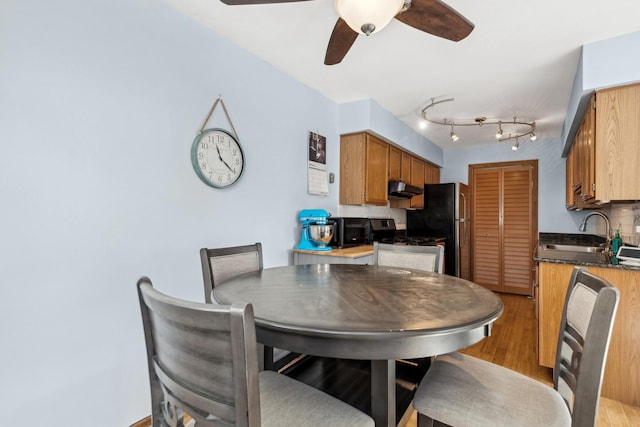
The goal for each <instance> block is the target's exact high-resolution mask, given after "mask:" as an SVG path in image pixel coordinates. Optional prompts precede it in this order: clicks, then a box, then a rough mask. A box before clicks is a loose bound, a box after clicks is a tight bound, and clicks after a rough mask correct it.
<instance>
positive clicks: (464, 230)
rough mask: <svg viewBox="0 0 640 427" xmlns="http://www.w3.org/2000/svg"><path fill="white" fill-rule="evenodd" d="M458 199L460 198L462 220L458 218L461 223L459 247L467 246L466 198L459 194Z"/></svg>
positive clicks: (461, 193)
mask: <svg viewBox="0 0 640 427" xmlns="http://www.w3.org/2000/svg"><path fill="white" fill-rule="evenodd" d="M460 197H461V198H462V218H460V222H461V223H462V243H461V246H466V244H467V198H466V196H465V195H464V193H463V192H460Z"/></svg>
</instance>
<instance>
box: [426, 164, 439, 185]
mask: <svg viewBox="0 0 640 427" xmlns="http://www.w3.org/2000/svg"><path fill="white" fill-rule="evenodd" d="M424 183H425V184H440V168H439V167H437V166H433V165H430V164H429V163H425V164H424Z"/></svg>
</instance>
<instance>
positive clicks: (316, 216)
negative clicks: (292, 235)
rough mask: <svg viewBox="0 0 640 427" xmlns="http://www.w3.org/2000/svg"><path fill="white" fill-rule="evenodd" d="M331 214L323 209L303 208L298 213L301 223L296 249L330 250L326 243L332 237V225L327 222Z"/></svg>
mask: <svg viewBox="0 0 640 427" xmlns="http://www.w3.org/2000/svg"><path fill="white" fill-rule="evenodd" d="M330 216H331V214H330V213H329V212H327V211H325V210H324V209H303V210H301V211H300V213H299V214H298V221H300V222H301V223H302V237H300V243H298V246H296V249H301V250H305V251H330V250H331V246H327V244H328V243H329V242H330V241H331V238H332V237H333V225H332V224H329V217H330Z"/></svg>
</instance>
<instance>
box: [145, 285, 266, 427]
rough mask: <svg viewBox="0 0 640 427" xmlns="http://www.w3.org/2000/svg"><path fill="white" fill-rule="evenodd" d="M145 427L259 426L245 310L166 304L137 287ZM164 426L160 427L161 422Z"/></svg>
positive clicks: (149, 289)
mask: <svg viewBox="0 0 640 427" xmlns="http://www.w3.org/2000/svg"><path fill="white" fill-rule="evenodd" d="M137 288H138V297H139V300H140V308H141V311H142V323H143V325H144V335H145V341H146V345H147V362H148V366H149V380H150V385H151V404H152V422H153V427H160V426H167V425H170V426H179V427H182V426H183V421H182V415H183V412H186V413H188V414H189V415H190V416H191V417H192V418H193V419H195V420H196V423H197V424H196V425H198V426H203V427H204V426H216V427H217V426H221V425H225V426H226V425H232V426H235V425H237V426H259V425H260V395H259V388H258V361H257V356H256V336H255V323H254V318H253V308H252V306H251V305H250V304H246V303H236V304H233V305H231V306H219V305H212V304H205V303H196V302H189V301H183V300H179V299H176V298H172V297H170V296H167V295H165V294H163V293H160V292H158V291H157V290H155V289H154V288H153V286H152V284H151V281H150V280H149V279H148V278H146V277H143V278H141V279H140V280H138V284H137ZM161 420H164V421H161Z"/></svg>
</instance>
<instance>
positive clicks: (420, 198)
mask: <svg viewBox="0 0 640 427" xmlns="http://www.w3.org/2000/svg"><path fill="white" fill-rule="evenodd" d="M409 183H410V184H411V185H415V186H416V187H421V188H424V162H423V161H422V160H420V159H418V158H417V157H412V158H411V180H410V181H409ZM409 207H410V208H412V209H422V208H424V193H423V194H420V195H417V196H413V197H412V198H411V199H410V200H409Z"/></svg>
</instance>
